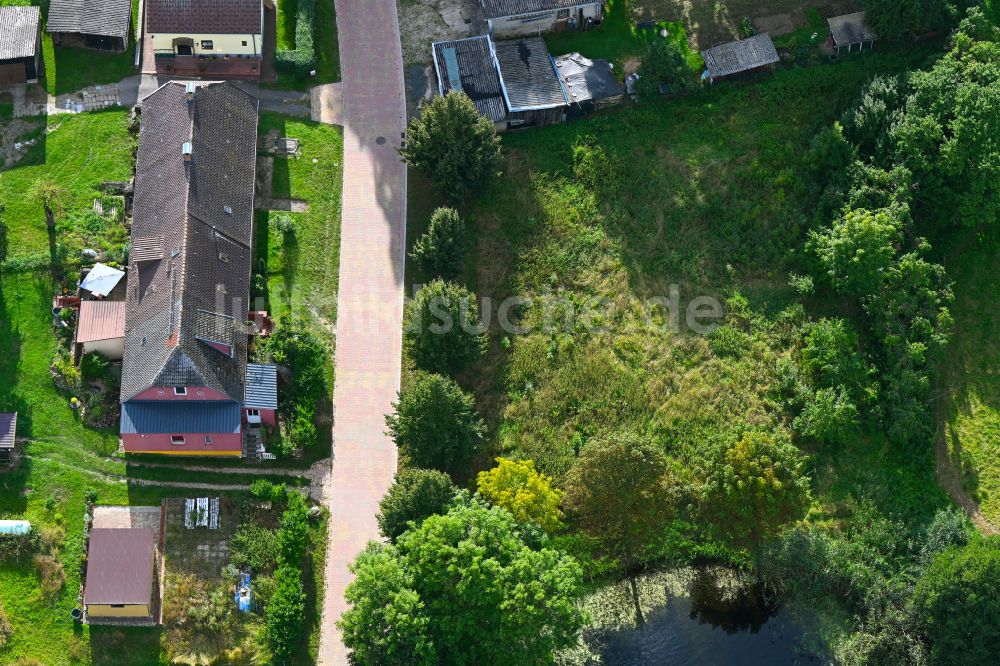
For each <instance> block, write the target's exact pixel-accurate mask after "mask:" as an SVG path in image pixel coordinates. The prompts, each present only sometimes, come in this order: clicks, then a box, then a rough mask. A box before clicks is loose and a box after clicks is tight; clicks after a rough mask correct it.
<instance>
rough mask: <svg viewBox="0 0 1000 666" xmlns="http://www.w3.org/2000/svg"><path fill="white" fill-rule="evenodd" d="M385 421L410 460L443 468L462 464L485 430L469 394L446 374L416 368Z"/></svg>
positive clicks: (470, 454) (457, 466)
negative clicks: (443, 375)
mask: <svg viewBox="0 0 1000 666" xmlns="http://www.w3.org/2000/svg"><path fill="white" fill-rule="evenodd" d="M385 422H386V425H387V426H388V428H389V430H388V432H389V434H390V435H392V438H393V440H395V442H396V446H398V447H399V451H400V453H402V454H403V455H404V456H405V457H406V459H407V461H409V463H410V464H411V465H414V466H416V467H424V468H429V469H440V470H443V471H457V470H459V469H461V468H462V466H463V465H464V464H465V463H466V462H468V461H469V460H470V459H471V458H472V456H473V455H475V453H476V450H477V449H478V448H479V441H480V440H481V439H482V437H483V435H484V434H485V432H486V426H485V425H484V424H483V420H482V419H481V418H480V417H479V414H477V413H476V405H475V401H474V400H473V398H472V396H471V395H468V394H467V393H465V392H464V391H462V389H461V388H460V387H459V386H458V384H456V383H455V382H453V381H451V380H450V379H448V378H446V377H442V376H441V375H435V374H429V373H426V372H419V371H418V372H415V373H413V375H412V376H411V377H410V378H409V380H408V381H407V382H406V383H405V384H404V385H403V388H402V389H401V390H400V392H399V399H398V400H397V401H396V402H395V403H394V404H393V413H392V414H389V415H387V416H386V419H385Z"/></svg>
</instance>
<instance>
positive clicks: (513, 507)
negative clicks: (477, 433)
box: [476, 458, 562, 532]
mask: <svg viewBox="0 0 1000 666" xmlns="http://www.w3.org/2000/svg"><path fill="white" fill-rule="evenodd" d="M476 487H477V489H478V490H479V494H480V495H482V496H483V497H485V498H486V499H488V500H489V501H490V502H492V503H493V504H494V505H496V506H499V507H503V508H504V509H507V510H508V511H510V513H511V515H513V516H514V518H515V519H516V520H517V521H518V522H521V523H535V524H537V525H539V526H540V527H541V528H542V529H543V530H545V531H546V532H553V531H555V530H557V529H559V527H560V526H561V523H560V521H559V518H560V516H561V512H560V511H559V502H560V501H561V499H562V492H561V491H559V490H558V489H556V488H553V487H552V477H550V476H546V475H545V474H539V473H538V472H536V471H535V463H534V462H532V461H531V460H508V459H507V458H497V466H496V467H494V468H493V469H491V470H489V471H488V472H480V473H479V476H478V477H477V478H476Z"/></svg>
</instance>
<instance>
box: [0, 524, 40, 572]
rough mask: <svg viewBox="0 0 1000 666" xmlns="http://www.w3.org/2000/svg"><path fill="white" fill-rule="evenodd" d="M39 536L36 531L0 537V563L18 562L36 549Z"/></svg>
mask: <svg viewBox="0 0 1000 666" xmlns="http://www.w3.org/2000/svg"><path fill="white" fill-rule="evenodd" d="M40 541H41V538H40V536H39V534H38V532H36V531H32V532H30V533H29V534H24V535H11V536H5V537H4V538H2V539H0V564H7V563H10V562H14V563H19V562H21V561H22V560H24V559H25V558H27V557H28V556H30V555H33V554H34V553H35V552H36V551H37V550H38V546H39V543H40Z"/></svg>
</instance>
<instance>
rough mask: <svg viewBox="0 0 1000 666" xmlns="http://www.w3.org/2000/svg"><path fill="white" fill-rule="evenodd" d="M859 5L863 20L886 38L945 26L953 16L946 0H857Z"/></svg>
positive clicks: (953, 11) (953, 12) (953, 3)
mask: <svg viewBox="0 0 1000 666" xmlns="http://www.w3.org/2000/svg"><path fill="white" fill-rule="evenodd" d="M959 1H960V2H961V0H959ZM861 4H862V6H864V8H865V22H866V23H867V24H868V25H870V26H871V28H872V30H874V31H875V32H876V33H877V34H878V35H880V36H882V37H885V38H888V39H894V38H897V37H900V36H901V35H903V34H905V33H907V32H909V31H911V30H913V31H917V32H924V31H928V30H941V29H943V28H947V27H949V26H950V25H952V22H953V21H954V18H955V15H956V7H955V5H956V3H955V2H949V1H948V0H861Z"/></svg>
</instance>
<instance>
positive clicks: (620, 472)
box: [563, 433, 671, 567]
mask: <svg viewBox="0 0 1000 666" xmlns="http://www.w3.org/2000/svg"><path fill="white" fill-rule="evenodd" d="M669 483H670V481H669V477H668V466H667V459H666V456H664V455H663V451H662V450H661V449H660V448H659V447H658V446H656V445H655V444H653V443H652V442H650V441H648V440H646V439H644V438H642V437H639V436H636V435H634V434H630V433H621V434H618V435H610V436H608V437H605V438H599V439H595V440H593V441H591V442H589V443H588V444H587V445H586V446H585V447H584V448H583V450H582V451H581V452H580V457H579V458H578V459H577V461H576V463H575V464H574V465H573V467H572V468H571V469H570V471H569V474H568V475H567V477H566V484H565V493H566V494H565V496H564V498H563V499H564V502H565V504H566V510H567V512H568V513H569V514H570V515H571V516H572V517H573V518H574V519H575V520H576V522H577V524H579V525H580V526H581V527H583V528H584V529H585V530H587V531H588V532H589V533H590V534H591V535H593V536H594V537H596V538H598V539H600V540H602V541H603V542H604V544H605V547H606V548H607V549H608V551H609V552H611V553H612V554H613V555H615V556H616V557H618V558H620V559H621V561H622V562H623V564H624V565H625V566H626V567H629V566H632V565H633V564H635V563H636V562H637V561H639V560H640V559H641V558H642V557H643V555H644V554H645V552H646V549H647V548H648V547H649V546H650V545H651V543H652V541H653V539H654V538H655V536H656V535H657V534H659V533H660V532H661V531H662V529H663V526H664V525H665V523H666V521H667V520H668V519H669V517H670V513H671V498H670V487H669Z"/></svg>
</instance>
